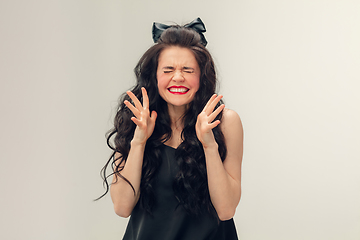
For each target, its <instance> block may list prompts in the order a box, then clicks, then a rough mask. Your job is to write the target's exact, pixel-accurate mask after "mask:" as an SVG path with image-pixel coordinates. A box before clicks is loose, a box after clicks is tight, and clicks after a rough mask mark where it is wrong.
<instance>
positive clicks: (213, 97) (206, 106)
mask: <svg viewBox="0 0 360 240" xmlns="http://www.w3.org/2000/svg"><path fill="white" fill-rule="evenodd" d="M215 98H216V94H213V95H212V96H211V98H210V99H209V101H208V102H207V103H206V105H205V107H204V109H203V112H205V111H206V109H207V108H208V106H209V105H210V103H211V102H212V101H213V100H214V99H215Z"/></svg>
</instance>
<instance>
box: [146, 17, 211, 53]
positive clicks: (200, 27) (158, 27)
mask: <svg viewBox="0 0 360 240" xmlns="http://www.w3.org/2000/svg"><path fill="white" fill-rule="evenodd" d="M170 27H172V26H168V25H165V24H162V23H156V22H154V24H153V28H152V35H153V40H154V43H156V42H157V41H158V40H159V38H160V36H161V34H162V33H163V32H164V31H165V30H166V29H168V28H170ZM184 27H186V28H191V29H193V30H195V31H196V32H197V33H199V34H200V37H201V44H202V45H204V47H206V44H207V41H206V39H205V37H204V34H203V32H206V29H205V25H204V23H203V22H202V21H201V19H200V18H197V19H195V20H194V21H192V22H191V23H188V24H186V25H184Z"/></svg>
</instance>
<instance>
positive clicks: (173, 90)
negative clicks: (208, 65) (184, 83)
mask: <svg viewBox="0 0 360 240" xmlns="http://www.w3.org/2000/svg"><path fill="white" fill-rule="evenodd" d="M168 91H169V92H170V93H173V94H185V93H187V92H188V91H189V89H188V88H186V87H175V86H173V87H169V88H168Z"/></svg>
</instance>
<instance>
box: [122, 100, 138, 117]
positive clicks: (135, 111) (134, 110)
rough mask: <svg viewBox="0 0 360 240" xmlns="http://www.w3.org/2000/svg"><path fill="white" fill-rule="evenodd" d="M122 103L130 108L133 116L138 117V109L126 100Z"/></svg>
mask: <svg viewBox="0 0 360 240" xmlns="http://www.w3.org/2000/svg"><path fill="white" fill-rule="evenodd" d="M124 104H125V105H126V106H127V107H128V108H129V109H130V111H131V112H132V113H133V114H134V115H135V117H137V118H139V117H140V111H139V110H138V109H136V108H135V107H134V105H132V104H131V103H130V102H129V101H128V100H125V101H124Z"/></svg>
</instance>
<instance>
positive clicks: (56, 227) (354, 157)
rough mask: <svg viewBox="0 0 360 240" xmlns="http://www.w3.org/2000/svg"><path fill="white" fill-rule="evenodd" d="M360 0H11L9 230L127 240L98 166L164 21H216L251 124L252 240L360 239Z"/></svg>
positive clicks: (224, 85)
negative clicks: (154, 31)
mask: <svg viewBox="0 0 360 240" xmlns="http://www.w3.org/2000/svg"><path fill="white" fill-rule="evenodd" d="M359 12H360V1H358V0H353V1H350V0H343V1H339V0H303V1H295V0H272V1H267V0H239V1H226V0H225V1H215V0H213V1H209V0H207V1H205V0H204V1H194V0H182V1H175V0H166V1H165V0H163V1H162V0H154V1H145V0H143V1H140V0H132V1H130V0H128V1H125V0H123V1H116V0H112V1H110V0H109V1H95V0H52V1H46V0H43V1H41V0H31V1H26V0H12V1H5V0H1V1H0V81H1V82H0V98H1V102H0V111H1V112H0V113H1V119H0V121H1V124H0V147H1V151H0V161H1V162H0V163H1V167H0V178H1V179H0V180H1V181H0V182H1V189H0V191H1V198H0V211H1V214H0V226H1V227H0V228H1V230H0V239H7V240H11V239H15V240H23V239H36V240H64V239H71V240H95V239H107V240H115V239H121V238H122V235H123V232H124V230H125V227H126V223H127V221H128V220H127V219H122V218H120V217H118V216H116V215H115V213H114V211H113V207H112V203H111V199H110V196H106V197H105V198H103V199H102V200H100V201H98V202H93V199H94V198H96V197H98V196H99V195H101V194H102V193H103V191H104V190H103V187H102V182H101V178H100V175H99V171H100V169H101V168H102V166H103V165H104V163H105V161H106V160H107V158H108V157H109V155H110V150H109V149H108V148H107V146H106V141H105V133H106V132H107V130H109V129H110V128H111V126H112V121H113V117H114V113H115V108H116V105H117V100H118V97H119V96H120V94H121V93H123V92H124V91H125V90H127V89H128V88H129V87H130V86H132V85H133V84H134V74H133V68H134V66H135V64H136V63H137V61H138V59H139V58H140V57H141V55H142V54H143V53H144V51H145V50H146V49H147V48H148V47H150V46H152V44H153V42H152V38H151V27H152V23H153V22H154V21H157V22H162V23H170V24H171V23H179V24H185V23H188V22H190V21H192V20H193V19H195V18H197V17H201V19H202V20H203V21H204V23H205V25H206V27H207V32H206V33H205V37H206V39H207V40H208V42H209V44H208V49H209V50H210V52H211V53H212V55H213V57H214V59H215V63H216V65H217V71H218V77H219V80H220V89H219V92H220V93H221V94H223V95H224V99H225V103H226V106H227V107H228V108H231V109H233V110H235V111H237V112H238V113H239V115H240V116H241V118H242V121H243V125H244V129H245V142H244V147H245V148H244V149H245V151H244V159H243V177H242V189H243V192H242V199H241V201H240V204H239V206H238V208H237V212H236V215H235V217H234V219H235V223H236V226H237V230H238V234H239V237H240V239H241V240H298V239H299V240H303V239H304V240H312V239H313V240H322V239H324V240H339V239H344V240H358V239H360V174H359V172H360V171H359V170H360V137H359V136H360V127H359V123H360V110H359V104H360V95H359V90H360V89H359V88H360V84H359V81H360V69H359V67H360V44H359V43H360V14H359Z"/></svg>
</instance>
